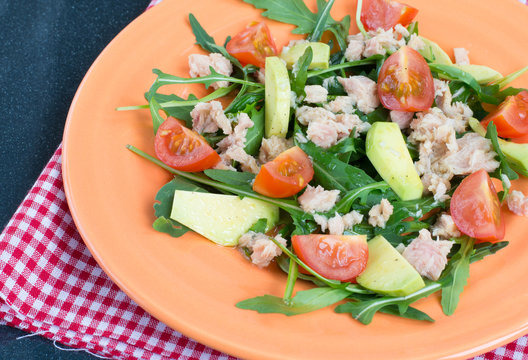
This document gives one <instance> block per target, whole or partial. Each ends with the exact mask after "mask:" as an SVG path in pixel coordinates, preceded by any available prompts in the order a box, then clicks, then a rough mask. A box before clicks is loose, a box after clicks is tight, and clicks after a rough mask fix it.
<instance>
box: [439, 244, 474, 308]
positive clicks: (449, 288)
mask: <svg viewBox="0 0 528 360" xmlns="http://www.w3.org/2000/svg"><path fill="white" fill-rule="evenodd" d="M459 242H460V249H459V251H458V252H457V253H456V254H455V255H454V256H453V257H452V258H451V259H450V260H449V263H448V264H447V266H446V268H445V269H444V272H443V274H442V282H443V283H444V284H445V285H443V286H442V300H441V304H442V310H443V311H444V314H446V315H453V313H454V312H455V310H456V308H457V306H458V302H459V300H460V294H462V291H464V287H465V286H466V285H467V279H468V278H469V263H470V258H471V254H472V252H473V244H474V242H475V240H474V239H472V238H469V237H467V236H465V237H462V238H460V239H459ZM444 281H445V282H444Z"/></svg>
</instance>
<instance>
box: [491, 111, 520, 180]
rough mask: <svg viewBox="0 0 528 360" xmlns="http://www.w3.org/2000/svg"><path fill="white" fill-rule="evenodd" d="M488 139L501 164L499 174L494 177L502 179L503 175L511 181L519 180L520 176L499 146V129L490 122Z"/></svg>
mask: <svg viewBox="0 0 528 360" xmlns="http://www.w3.org/2000/svg"><path fill="white" fill-rule="evenodd" d="M486 138H488V139H490V140H491V144H492V145H493V150H494V151H495V152H496V153H497V157H498V160H499V163H500V167H499V169H498V173H495V174H494V176H495V177H497V178H499V179H500V178H501V176H500V175H501V174H504V175H506V176H507V177H508V178H509V179H510V180H516V179H518V178H519V175H517V173H516V172H515V171H513V170H512V168H511V167H510V165H509V164H508V160H507V159H506V156H505V155H504V153H503V152H502V150H501V148H500V145H499V138H498V134H497V127H496V126H495V124H494V123H493V121H492V122H490V123H489V124H488V127H487V131H486Z"/></svg>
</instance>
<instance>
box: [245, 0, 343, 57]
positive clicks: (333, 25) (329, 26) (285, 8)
mask: <svg viewBox="0 0 528 360" xmlns="http://www.w3.org/2000/svg"><path fill="white" fill-rule="evenodd" d="M244 1H245V2H246V3H248V4H251V5H253V6H254V7H256V8H258V9H265V10H266V11H264V12H263V13H262V16H265V17H267V18H269V19H273V20H277V21H280V22H283V23H287V24H292V25H295V26H296V28H295V29H293V31H292V33H294V34H314V35H313V38H314V39H315V38H317V37H318V36H319V35H318V34H319V33H320V32H321V31H323V32H324V31H325V30H330V31H332V32H333V33H334V34H335V35H336V38H337V40H338V42H339V44H340V46H341V48H342V49H345V48H346V37H347V35H348V31H349V27H350V16H348V15H347V16H345V17H344V18H343V19H342V20H341V21H339V22H338V21H336V20H334V19H333V18H332V17H331V16H329V14H327V12H329V11H330V7H331V6H332V4H333V1H332V0H331V1H330V2H329V3H327V2H326V1H324V0H318V1H317V8H318V11H317V13H313V12H311V11H310V9H308V7H307V6H306V5H305V4H304V1H303V0H289V1H283V0H244ZM319 37H320V36H319ZM315 41H316V40H315Z"/></svg>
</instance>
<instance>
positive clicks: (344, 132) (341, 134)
mask: <svg viewBox="0 0 528 360" xmlns="http://www.w3.org/2000/svg"><path fill="white" fill-rule="evenodd" d="M336 122H337V123H338V124H340V125H341V126H340V127H338V128H337V135H338V139H342V138H345V137H348V136H349V135H350V133H351V132H352V130H353V129H355V131H354V137H358V136H359V134H363V133H365V132H367V131H368V130H369V129H370V126H371V125H370V124H369V123H368V122H366V121H363V120H361V119H360V118H359V116H357V115H356V114H338V115H336Z"/></svg>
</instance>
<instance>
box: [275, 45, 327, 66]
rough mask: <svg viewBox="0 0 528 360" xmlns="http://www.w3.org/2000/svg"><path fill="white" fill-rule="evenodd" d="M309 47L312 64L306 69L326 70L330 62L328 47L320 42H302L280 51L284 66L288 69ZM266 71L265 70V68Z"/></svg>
mask: <svg viewBox="0 0 528 360" xmlns="http://www.w3.org/2000/svg"><path fill="white" fill-rule="evenodd" d="M308 46H309V47H311V48H312V51H313V57H312V62H311V63H310V65H309V66H308V69H328V63H329V61H330V46H328V44H325V43H321V42H302V43H298V44H295V45H293V46H292V47H290V48H289V49H286V51H284V49H283V51H282V53H281V58H282V60H284V61H286V65H287V66H288V68H289V69H291V68H292V67H293V65H294V64H295V63H296V62H297V60H299V58H300V57H301V56H302V55H303V54H304V51H305V50H306V48H307V47H308ZM266 70H267V68H266Z"/></svg>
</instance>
